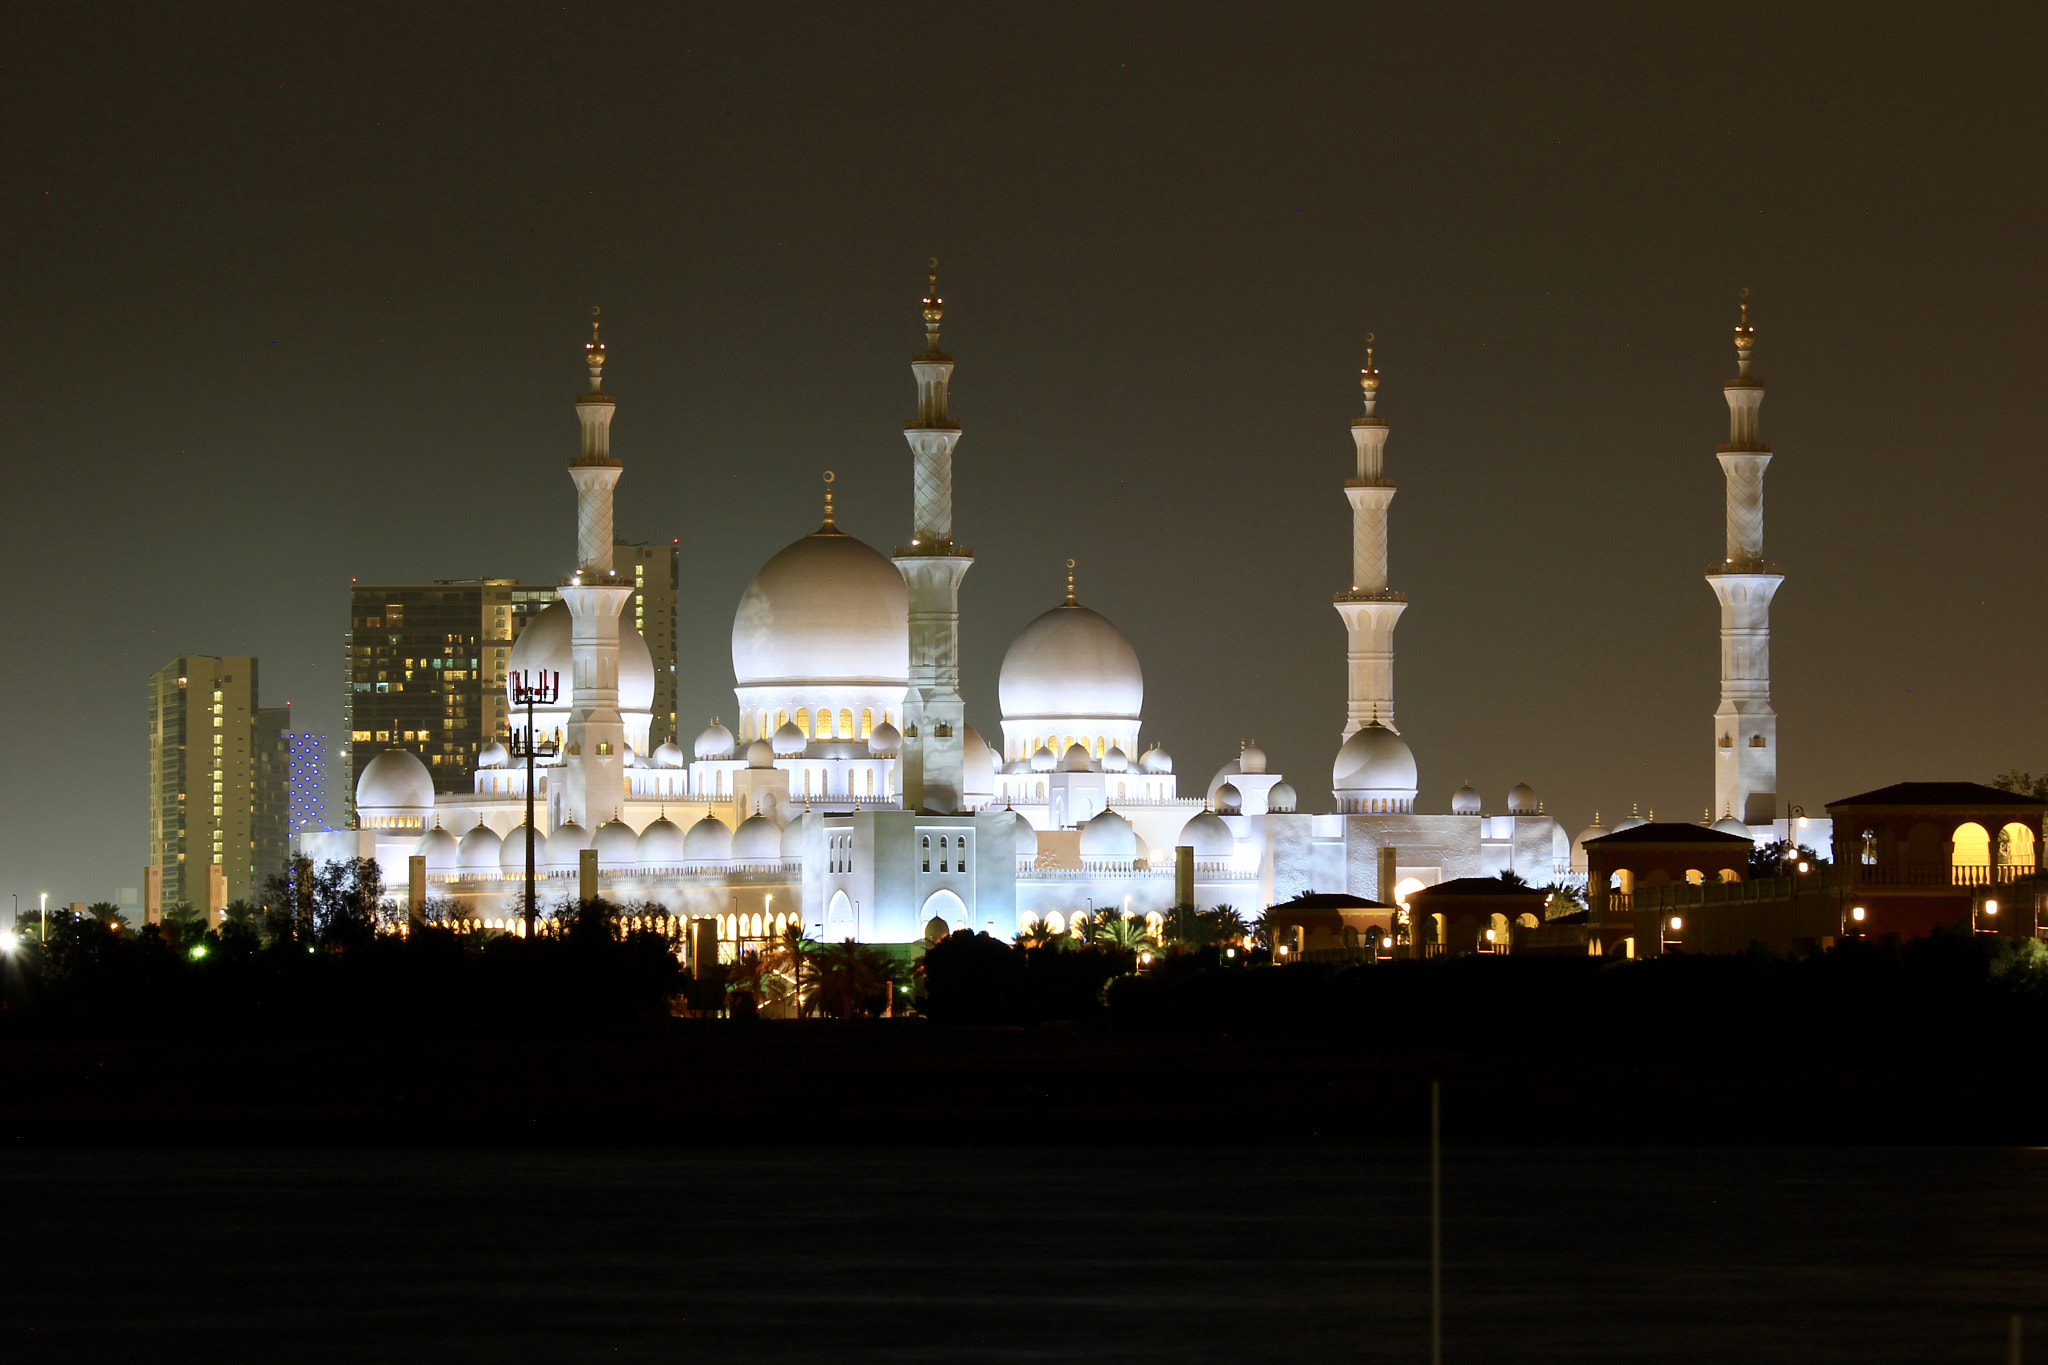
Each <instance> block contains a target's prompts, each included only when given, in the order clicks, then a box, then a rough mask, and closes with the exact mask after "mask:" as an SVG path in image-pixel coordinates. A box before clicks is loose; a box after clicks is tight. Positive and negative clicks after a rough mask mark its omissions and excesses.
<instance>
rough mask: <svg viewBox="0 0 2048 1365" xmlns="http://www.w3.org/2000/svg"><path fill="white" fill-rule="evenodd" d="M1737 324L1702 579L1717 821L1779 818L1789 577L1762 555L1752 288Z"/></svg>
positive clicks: (1763, 458)
mask: <svg viewBox="0 0 2048 1365" xmlns="http://www.w3.org/2000/svg"><path fill="white" fill-rule="evenodd" d="M1742 295H1743V298H1744V300H1745V302H1744V303H1743V305H1742V318H1741V321H1739V322H1737V323H1736V325H1735V369H1736V373H1735V377H1734V378H1733V379H1731V380H1729V381H1728V382H1727V383H1726V384H1725V385H1723V386H1722V389H1723V392H1724V393H1725V394H1726V396H1727V398H1728V444H1727V445H1724V446H1722V447H1721V452H1720V455H1721V468H1722V470H1723V471H1724V472H1725V473H1726V474H1727V476H1728V554H1727V557H1726V558H1725V559H1723V560H1722V561H1721V563H1720V564H1719V565H1717V566H1715V568H1714V571H1713V572H1712V573H1709V574H1708V575H1707V584H1708V586H1709V587H1711V588H1713V590H1714V596H1715V597H1717V598H1719V599H1720V600H1721V704H1720V705H1719V706H1718V707H1716V708H1715V709H1714V818H1715V819H1717V820H1718V819H1725V818H1727V817H1728V816H1730V815H1732V816H1734V817H1735V818H1736V819H1737V820H1741V821H1743V822H1744V823H1746V824H1752V825H1761V824H1765V823H1768V822H1769V821H1771V820H1775V819H1776V818H1777V815H1778V713H1777V712H1775V711H1773V710H1772V709H1771V598H1772V597H1773V596H1774V595H1775V594H1776V593H1777V591H1778V585H1779V584H1781V583H1783V582H1784V581H1785V576H1784V575H1783V574H1781V573H1779V572H1778V571H1777V566H1776V565H1773V564H1768V563H1766V562H1765V561H1764V469H1765V468H1766V467H1767V466H1768V465H1769V464H1770V462H1771V448H1770V447H1769V446H1767V445H1765V444H1764V443H1763V442H1762V441H1760V440H1758V439H1757V409H1758V408H1760V407H1762V406H1763V401H1764V386H1763V381H1761V380H1759V379H1758V378H1756V376H1754V375H1752V374H1751V373H1750V372H1749V364H1750V356H1751V352H1752V351H1753V350H1754V349H1755V346H1756V331H1755V329H1754V328H1752V327H1751V326H1750V325H1749V304H1748V302H1747V299H1748V297H1749V291H1748V290H1747V289H1745V290H1743V291H1742Z"/></svg>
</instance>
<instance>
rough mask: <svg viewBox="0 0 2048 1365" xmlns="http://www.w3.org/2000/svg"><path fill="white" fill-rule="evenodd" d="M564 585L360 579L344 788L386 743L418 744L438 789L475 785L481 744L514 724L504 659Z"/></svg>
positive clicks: (349, 670)
mask: <svg viewBox="0 0 2048 1365" xmlns="http://www.w3.org/2000/svg"><path fill="white" fill-rule="evenodd" d="M554 600H555V589H554V588H553V587H551V586H541V585H539V584H521V583H516V582H514V581H513V580H512V579H509V578H471V579H448V580H444V581H442V582H436V583H419V584H368V583H357V584H355V585H353V586H352V587H351V588H350V590H349V633H348V646H347V656H348V657H347V664H346V677H345V689H346V690H345V693H344V699H343V704H342V717H343V724H344V726H345V727H346V728H347V730H348V741H349V742H348V746H347V749H346V753H347V755H348V763H347V766H346V769H345V771H344V772H343V774H342V784H343V790H344V791H346V792H350V793H353V792H354V791H355V775H356V774H357V773H359V772H361V771H362V770H363V769H364V768H365V767H367V766H368V765H369V762H370V760H371V759H373V758H375V757H376V756H377V755H378V754H381V753H383V752H384V751H385V750H386V749H409V750H411V751H412V752H413V753H415V754H417V755H419V757H420V760H421V761H422V762H424V763H425V764H426V765H427V770H428V771H429V772H430V773H432V774H433V776H434V790H435V791H437V792H459V791H465V790H467V789H468V784H469V775H470V773H471V772H472V771H473V770H474V769H475V767H476V755H477V750H479V749H481V748H482V747H483V746H484V745H486V744H488V743H490V742H491V741H492V740H494V739H502V738H503V737H505V736H506V735H507V734H508V733H509V730H508V728H507V722H506V719H505V711H506V707H505V664H506V660H507V659H508V658H509V657H510V655H511V652H512V642H513V641H514V640H515V639H517V638H518V636H519V632H520V631H521V630H522V629H523V628H524V627H525V625H526V623H527V622H528V621H529V620H531V619H532V618H533V617H534V616H535V615H537V614H539V613H540V612H541V611H542V610H543V609H545V608H546V607H547V606H548V605H549V604H550V603H552V602H553V601H554Z"/></svg>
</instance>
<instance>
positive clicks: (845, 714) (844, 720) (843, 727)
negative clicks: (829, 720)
mask: <svg viewBox="0 0 2048 1365" xmlns="http://www.w3.org/2000/svg"><path fill="white" fill-rule="evenodd" d="M839 737H840V738H841V739H852V738H853V708H852V707H850V706H842V707H840V708H839ZM863 738H865V736H863Z"/></svg>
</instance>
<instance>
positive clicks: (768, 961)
mask: <svg viewBox="0 0 2048 1365" xmlns="http://www.w3.org/2000/svg"><path fill="white" fill-rule="evenodd" d="M817 946H818V945H817V944H815V943H813V942H812V941H811V940H810V939H808V938H805V937H804V927H803V925H801V924H791V925H788V926H786V927H785V928H784V929H783V930H782V932H781V933H779V934H777V935H775V936H774V937H773V938H770V939H769V940H768V947H767V950H766V951H765V952H763V953H762V954H761V965H762V967H763V969H764V971H765V973H766V974H767V976H769V977H772V978H774V980H775V982H776V983H778V984H779V985H780V984H781V983H786V985H782V987H781V993H780V996H779V1000H788V1001H793V1002H794V1013H795V1014H796V1015H797V1017H799V1018H801V1017H802V1016H803V1013H804V1009H805V1004H806V1002H805V1000H804V966H805V963H806V961H807V960H808V959H809V957H810V955H811V953H812V952H813V951H814V950H815V949H816V948H817ZM764 984H767V983H766V982H765V981H764Z"/></svg>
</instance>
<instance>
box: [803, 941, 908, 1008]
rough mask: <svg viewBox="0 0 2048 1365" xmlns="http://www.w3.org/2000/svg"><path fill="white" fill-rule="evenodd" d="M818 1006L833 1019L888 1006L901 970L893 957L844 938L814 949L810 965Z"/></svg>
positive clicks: (899, 978) (900, 975)
mask: <svg viewBox="0 0 2048 1365" xmlns="http://www.w3.org/2000/svg"><path fill="white" fill-rule="evenodd" d="M811 970H812V972H813V973H814V977H815V980H816V982H817V999H818V1007H819V1008H820V1009H822V1010H823V1011H824V1012H825V1013H826V1014H829V1015H831V1016H832V1017H833V1018H835V1019H859V1018H864V1017H871V1016H874V1015H878V1014H880V1013H882V1012H883V1011H884V1010H886V1009H887V1008H888V1007H889V998H890V996H891V995H893V994H894V993H895V990H896V987H897V984H898V983H899V982H900V981H901V979H902V975H903V971H902V967H901V966H900V965H899V964H898V963H897V961H896V959H895V958H893V957H891V956H889V954H887V953H885V952H883V951H881V950H880V949H879V948H874V947H871V946H869V945H868V944H865V943H855V942H854V941H853V940H852V939H847V940H845V941H844V942H841V943H834V944H832V945H830V946H829V947H826V948H821V949H819V950H818V952H817V953H816V955H815V956H814V958H813V960H812V964H811Z"/></svg>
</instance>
